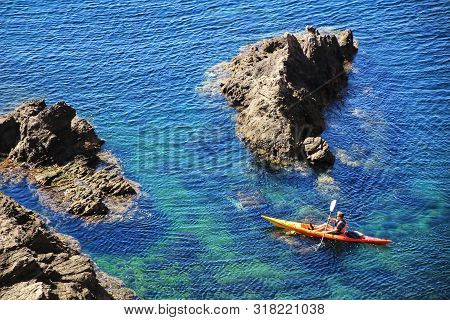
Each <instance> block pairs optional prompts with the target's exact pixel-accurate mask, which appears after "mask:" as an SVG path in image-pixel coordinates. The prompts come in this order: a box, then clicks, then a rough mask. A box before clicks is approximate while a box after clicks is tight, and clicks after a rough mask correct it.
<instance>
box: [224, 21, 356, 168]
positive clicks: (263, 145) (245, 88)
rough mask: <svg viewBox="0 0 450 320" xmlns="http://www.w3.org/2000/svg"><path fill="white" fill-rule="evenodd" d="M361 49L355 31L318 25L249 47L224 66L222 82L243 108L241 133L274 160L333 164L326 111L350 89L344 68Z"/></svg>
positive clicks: (318, 165)
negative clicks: (324, 28) (334, 30)
mask: <svg viewBox="0 0 450 320" xmlns="http://www.w3.org/2000/svg"><path fill="white" fill-rule="evenodd" d="M356 51H357V45H356V43H355V42H354V40H353V34H352V31H351V30H345V31H343V32H340V33H337V34H331V33H324V32H322V33H320V32H319V31H318V30H316V29H315V28H313V27H306V31H305V33H302V34H295V35H294V34H290V33H287V34H285V35H284V36H279V37H275V38H272V39H266V40H263V41H261V42H258V43H256V44H254V45H250V46H248V47H246V48H245V49H244V50H243V51H242V52H241V53H240V54H239V55H238V56H236V57H234V58H233V59H232V60H231V62H229V63H227V64H225V67H224V68H225V71H227V74H228V75H227V76H226V77H225V78H224V79H222V83H221V91H222V93H223V94H224V95H225V97H226V98H227V99H228V101H229V102H230V103H231V104H232V105H233V106H235V107H236V109H237V111H238V114H237V116H236V120H237V124H236V129H237V132H238V134H239V136H240V137H241V138H242V139H243V140H244V141H245V142H246V143H247V144H248V146H249V147H250V149H251V150H252V151H253V152H254V153H256V154H257V155H258V156H259V157H261V158H263V159H265V160H268V161H269V162H271V163H276V164H281V165H290V164H293V163H295V162H298V161H307V162H308V163H309V164H310V165H311V166H313V167H315V168H322V167H328V166H330V165H332V164H333V162H334V156H333V155H332V154H331V152H330V150H329V147H328V144H327V143H326V141H324V140H323V139H322V138H320V134H321V133H322V132H323V131H324V130H325V127H326V125H325V120H324V116H323V113H322V111H323V108H324V107H325V106H327V105H328V104H330V102H332V101H333V100H335V99H336V98H338V96H339V93H340V91H341V90H342V88H343V87H345V85H346V83H347V74H346V71H345V67H346V64H347V63H348V62H349V61H351V59H352V57H353V56H354V54H355V53H356ZM311 138H312V139H311Z"/></svg>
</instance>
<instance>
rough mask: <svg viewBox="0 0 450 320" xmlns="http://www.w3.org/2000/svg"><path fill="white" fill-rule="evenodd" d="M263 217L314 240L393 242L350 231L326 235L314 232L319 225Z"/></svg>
mask: <svg viewBox="0 0 450 320" xmlns="http://www.w3.org/2000/svg"><path fill="white" fill-rule="evenodd" d="M261 217H262V218H263V219H265V220H267V221H269V222H270V223H272V224H273V225H275V226H276V227H279V228H283V229H287V230H291V231H294V232H295V233H298V234H304V235H306V236H310V237H313V238H319V239H322V237H324V238H325V239H330V240H336V241H344V242H360V243H372V244H388V243H391V242H392V241H391V240H387V239H380V238H374V237H369V236H366V235H363V234H362V233H359V232H355V231H350V232H346V233H345V234H338V235H336V234H329V233H325V235H324V232H323V231H316V230H314V229H315V228H316V227H317V225H312V227H313V228H314V229H311V225H310V224H309V223H301V222H295V221H288V220H282V219H276V218H271V217H268V216H261Z"/></svg>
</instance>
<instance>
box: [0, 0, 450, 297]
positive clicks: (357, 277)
mask: <svg viewBox="0 0 450 320" xmlns="http://www.w3.org/2000/svg"><path fill="white" fill-rule="evenodd" d="M449 12H450V5H449V2H448V1H351V2H344V1H320V0H315V1H301V2H300V1H287V0H276V1H275V0H268V1H224V0H221V1H218V0H208V1H205V0H200V1H180V0H173V1H143V0H133V1H131V0H130V1H120V2H119V1H116V2H115V3H111V2H110V1H87V0H85V1H77V2H73V1H67V0H61V1H42V0H36V1H33V2H28V1H8V0H5V1H2V3H1V5H0V35H1V36H0V52H1V59H0V112H2V113H3V112H7V111H10V110H12V109H13V108H14V106H15V105H17V104H18V103H19V102H21V101H23V100H25V99H30V98H37V97H41V98H45V99H46V100H47V103H48V104H49V105H50V104H52V103H55V102H56V101H58V100H62V99H64V100H66V101H67V102H68V103H70V104H71V105H73V106H74V107H75V108H76V109H77V111H78V114H79V115H80V116H82V117H85V118H87V119H88V120H89V121H91V122H92V123H93V124H94V125H95V127H96V130H97V132H98V133H99V135H100V136H101V137H102V138H103V139H105V140H106V141H107V143H106V145H105V149H106V150H109V151H111V152H112V153H114V154H115V155H116V156H117V157H119V158H120V160H121V163H122V166H123V170H124V172H125V175H126V176H127V177H129V178H130V179H133V180H135V181H137V182H138V183H139V184H140V185H141V187H142V191H143V195H142V197H141V198H140V200H139V201H138V202H137V204H136V206H135V209H134V210H132V211H130V212H127V213H126V214H125V215H124V216H123V218H122V219H120V220H114V221H104V222H100V223H94V224H87V223H85V222H83V221H82V220H80V219H77V218H74V217H71V216H69V215H67V214H66V213H64V212H52V211H51V210H49V209H48V208H46V207H45V206H43V205H42V204H41V203H40V202H39V199H38V198H37V196H36V193H35V191H34V189H33V187H32V186H28V185H27V184H26V183H18V184H2V185H1V187H0V189H1V190H2V191H4V192H5V193H7V194H9V195H11V196H12V197H14V198H15V199H16V200H18V201H19V202H20V203H22V204H23V205H25V206H27V207H29V208H31V209H35V210H38V211H39V212H41V213H42V214H43V215H44V216H45V217H47V218H48V219H49V221H50V224H51V225H52V226H53V227H55V228H56V229H57V230H58V231H60V232H63V233H67V234H70V235H72V236H74V237H75V238H76V239H78V240H79V241H80V243H81V245H82V248H83V250H84V251H85V252H86V253H88V254H89V255H90V256H91V257H92V258H93V259H94V261H95V262H96V263H97V264H98V265H99V267H100V268H101V269H103V270H104V271H106V272H108V273H109V274H111V275H114V276H117V277H119V278H120V279H122V280H123V281H124V283H125V285H127V286H129V287H130V288H132V289H134V290H135V291H136V292H137V294H138V295H139V296H140V297H141V298H145V299H163V298H164V299H171V298H175V299H176V298H178V299H179V298H186V299H232V298H241V299H299V298H301V299H315V298H331V299H351V298H353V299H413V298H418V299H436V298H437V299H448V298H450V295H449V289H450V282H449V277H450V271H449V270H450V265H449V259H450V240H449V238H450V232H449V226H450V224H449V218H450V215H449V212H450V210H449V200H450V196H449V194H450V192H449V191H450V190H449V180H450V179H449V178H450V171H449V170H450V156H449V151H448V134H449V129H450V123H449V119H450V114H449V96H450V95H449V82H450V81H449V80H450V79H449V74H450V70H449V69H450V64H449V59H450V54H449V53H450V48H449V43H450V41H449V40H450V39H449V32H450V30H449V29H450V26H449V21H448V14H449ZM308 24H312V25H314V26H316V27H319V28H331V29H343V28H352V29H353V31H354V35H355V37H356V38H357V39H358V42H359V51H358V54H357V56H356V58H355V60H354V62H353V67H352V71H351V73H350V74H349V83H348V87H347V88H346V89H345V90H344V92H343V97H342V99H341V100H339V101H337V102H336V103H334V104H333V105H332V106H330V107H329V108H328V109H327V111H326V118H327V124H328V127H327V130H326V131H325V133H324V134H323V136H324V137H325V138H326V139H327V141H328V142H329V143H330V145H331V148H332V150H333V152H334V154H336V155H337V160H336V163H335V165H334V167H333V168H332V169H331V170H330V171H329V172H327V173H317V172H313V171H311V170H309V169H304V168H289V169H281V170H280V169H276V168H268V167H267V166H264V165H263V164H260V163H259V162H258V161H257V160H256V159H254V157H253V156H252V154H251V153H249V152H248V150H247V149H246V147H245V145H243V143H242V142H241V141H240V140H239V139H238V138H237V136H236V134H235V129H234V126H235V123H234V119H233V117H234V115H235V112H234V110H233V109H232V108H230V107H228V106H227V104H226V102H225V100H224V99H223V97H221V96H220V95H217V94H214V92H211V91H210V90H206V91H209V92H205V88H207V87H209V83H208V78H209V73H210V72H211V71H210V70H211V68H212V67H213V66H215V65H216V64H218V63H220V62H223V61H227V60H229V59H231V58H232V57H233V56H234V55H236V54H237V53H238V52H239V49H240V48H241V47H243V46H245V45H247V44H250V43H253V42H255V41H258V40H260V39H262V38H265V37H271V36H273V35H279V34H283V33H284V32H287V31H289V32H298V31H302V30H303V28H304V26H305V25H308ZM332 199H337V200H338V204H337V209H338V210H342V211H344V212H345V213H347V221H348V223H349V226H350V228H351V229H354V230H359V231H362V232H364V233H367V234H369V235H372V236H377V237H383V238H389V239H392V240H393V241H394V242H393V243H392V244H390V245H388V246H387V247H380V246H373V245H361V244H344V243H331V242H326V243H325V246H323V247H321V248H320V249H319V250H317V251H315V250H314V248H315V245H316V244H317V243H318V241H317V240H314V239H307V238H303V237H300V236H292V235H286V234H284V233H283V232H280V231H279V230H276V229H274V228H272V227H271V226H270V225H269V224H268V223H267V222H266V221H264V220H262V219H261V218H260V215H261V214H266V215H271V216H275V217H280V218H284V219H292V220H308V221H314V222H317V221H324V220H325V219H326V217H327V215H328V212H327V210H328V206H329V203H330V201H331V200H332Z"/></svg>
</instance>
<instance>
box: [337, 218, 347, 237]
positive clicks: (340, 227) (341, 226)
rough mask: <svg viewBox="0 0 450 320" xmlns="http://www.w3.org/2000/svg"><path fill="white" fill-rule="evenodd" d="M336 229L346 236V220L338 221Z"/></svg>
mask: <svg viewBox="0 0 450 320" xmlns="http://www.w3.org/2000/svg"><path fill="white" fill-rule="evenodd" d="M336 228H337V233H338V234H344V233H345V230H347V222H346V221H345V220H344V219H342V220H338V221H336Z"/></svg>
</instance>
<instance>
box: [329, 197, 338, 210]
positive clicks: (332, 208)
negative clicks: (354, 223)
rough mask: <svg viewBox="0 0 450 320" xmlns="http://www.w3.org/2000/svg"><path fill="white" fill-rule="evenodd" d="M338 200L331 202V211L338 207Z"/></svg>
mask: <svg viewBox="0 0 450 320" xmlns="http://www.w3.org/2000/svg"><path fill="white" fill-rule="evenodd" d="M336 202H337V201H336V200H333V201H331V204H330V212H333V210H334V207H336Z"/></svg>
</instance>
